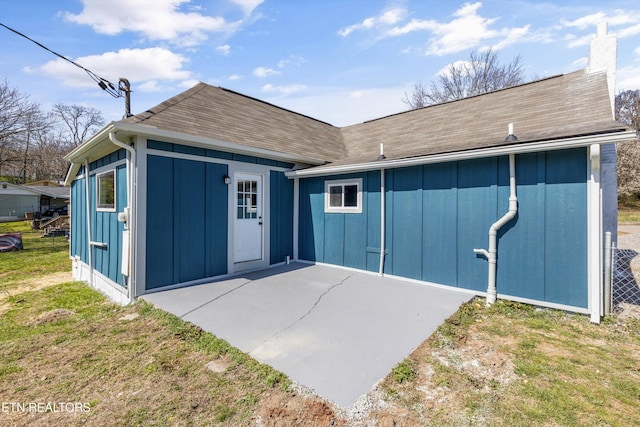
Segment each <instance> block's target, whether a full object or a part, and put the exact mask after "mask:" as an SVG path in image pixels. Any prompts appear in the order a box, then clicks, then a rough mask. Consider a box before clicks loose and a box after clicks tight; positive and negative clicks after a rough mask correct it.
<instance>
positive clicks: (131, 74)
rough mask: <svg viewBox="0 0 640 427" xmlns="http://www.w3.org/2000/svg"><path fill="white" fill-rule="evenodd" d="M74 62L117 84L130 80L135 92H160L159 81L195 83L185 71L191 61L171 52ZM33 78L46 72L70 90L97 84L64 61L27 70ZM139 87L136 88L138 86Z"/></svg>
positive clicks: (127, 52)
mask: <svg viewBox="0 0 640 427" xmlns="http://www.w3.org/2000/svg"><path fill="white" fill-rule="evenodd" d="M74 62H76V63H78V64H80V65H82V66H83V67H85V68H87V69H89V70H91V71H92V72H94V73H96V74H98V75H99V76H101V77H103V78H105V79H107V80H109V81H110V82H112V83H113V84H117V82H118V79H119V78H120V77H126V78H127V79H128V80H129V81H130V82H131V83H132V86H134V91H156V90H159V86H158V82H159V81H165V82H166V81H180V80H187V79H191V72H190V71H186V70H184V69H183V66H184V64H185V63H186V62H187V59H186V58H185V57H184V56H182V55H178V54H175V53H173V52H171V51H169V50H167V49H164V48H159V47H154V48H149V49H121V50H119V51H117V52H106V53H103V54H102V55H91V56H84V57H80V58H77V59H75V60H74ZM25 71H27V72H29V73H31V74H35V73H36V72H38V71H40V72H44V73H45V74H47V75H50V76H53V77H55V78H56V79H59V80H61V81H62V82H63V84H65V85H66V86H70V87H78V88H81V87H93V86H96V83H95V82H94V81H93V80H92V79H91V78H89V76H88V75H87V74H86V73H85V71H83V70H81V69H79V68H77V67H75V66H73V65H72V64H70V63H69V62H67V61H64V60H62V59H55V60H52V61H49V62H47V63H45V64H43V65H42V66H41V67H39V68H38V69H37V70H36V69H27V70H25ZM134 83H135V85H134Z"/></svg>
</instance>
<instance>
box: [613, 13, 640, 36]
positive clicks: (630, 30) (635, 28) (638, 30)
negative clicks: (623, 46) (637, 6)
mask: <svg viewBox="0 0 640 427" xmlns="http://www.w3.org/2000/svg"><path fill="white" fill-rule="evenodd" d="M638 19H640V16H639V17H638ZM637 34H640V24H636V25H632V26H631V27H627V28H624V29H622V30H619V31H617V32H616V35H617V36H618V38H620V39H624V38H627V37H632V36H635V35H637Z"/></svg>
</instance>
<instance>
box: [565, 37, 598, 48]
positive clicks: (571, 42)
mask: <svg viewBox="0 0 640 427" xmlns="http://www.w3.org/2000/svg"><path fill="white" fill-rule="evenodd" d="M593 37H594V35H593V34H587V35H586V36H581V37H578V36H576V35H574V34H567V35H566V36H565V38H564V39H565V40H566V41H567V42H568V43H567V47H571V48H572V47H581V46H588V45H589V43H591V40H593Z"/></svg>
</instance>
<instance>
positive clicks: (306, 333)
mask: <svg viewBox="0 0 640 427" xmlns="http://www.w3.org/2000/svg"><path fill="white" fill-rule="evenodd" d="M143 298H144V299H146V300H147V301H149V302H151V303H152V304H154V305H155V306H157V307H159V308H161V309H163V310H166V311H168V312H170V313H172V314H174V315H176V316H178V317H180V318H182V319H184V320H186V321H189V322H192V323H194V324H196V325H198V326H200V327H201V328H203V329H204V330H206V331H208V332H211V333H212V334H214V335H216V336H217V337H219V338H222V339H224V340H226V341H227V342H229V343H230V344H231V345H233V346H235V347H237V348H238V349H240V350H242V351H243V352H245V353H247V354H249V355H251V356H252V357H254V358H255V359H257V360H259V361H260V362H263V363H267V364H269V365H271V366H272V367H274V368H276V369H278V370H280V371H282V372H284V373H285V374H286V375H287V376H289V378H291V379H292V380H293V381H295V382H297V383H299V384H301V385H303V386H306V387H308V388H310V389H313V390H314V391H315V392H316V393H318V394H319V395H320V396H322V397H324V398H326V399H328V400H330V401H332V402H334V403H336V404H338V405H339V406H341V407H343V408H347V409H348V408H350V407H351V406H352V405H353V404H354V403H355V402H356V400H357V399H358V398H359V397H360V396H362V395H363V394H365V393H367V392H368V391H369V390H371V388H372V387H373V386H374V385H375V384H376V383H377V382H378V381H379V380H381V379H382V378H384V377H385V376H386V375H387V374H388V373H389V372H390V371H391V369H392V368H393V367H394V366H395V365H396V364H397V363H398V362H400V361H402V360H403V359H404V358H405V357H407V356H408V355H409V354H410V353H411V352H412V351H413V350H414V349H415V348H416V347H417V346H418V345H419V344H420V343H422V342H423V341H424V340H425V339H427V338H428V337H429V336H430V335H431V334H432V333H433V332H434V330H435V329H436V328H437V327H438V325H440V324H441V323H442V322H443V321H444V320H445V319H446V318H448V317H449V316H450V315H451V314H453V313H454V312H455V311H456V310H457V309H458V307H459V306H460V304H461V303H463V302H464V301H468V300H469V299H470V298H471V295H470V294H469V293H464V292H460V291H457V290H456V289H454V288H448V289H445V288H441V287H435V286H429V285H425V284H419V283H414V282H410V281H405V280H399V279H394V278H388V277H380V276H377V275H374V274H368V273H363V272H359V271H352V270H347V269H342V268H335V267H330V266H324V265H307V264H301V263H293V264H289V265H282V266H278V267H274V268H270V269H266V270H260V271H254V272H251V273H247V274H243V275H239V276H235V277H234V278H230V279H225V280H220V281H215V282H212V283H207V284H202V285H196V286H190V287H185V288H179V289H172V290H166V291H161V292H156V293H151V294H147V295H145V296H144V297H143Z"/></svg>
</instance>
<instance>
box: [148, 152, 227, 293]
mask: <svg viewBox="0 0 640 427" xmlns="http://www.w3.org/2000/svg"><path fill="white" fill-rule="evenodd" d="M227 171H228V167H227V165H225V164H218V163H209V162H199V161H195V160H185V159H178V158H171V157H164V156H155V155H149V156H148V159H147V231H146V240H147V241H146V247H147V254H146V260H147V261H146V285H145V288H146V289H155V288H160V287H163V286H168V285H173V284H177V283H185V282H189V281H193V280H198V279H204V278H207V277H214V276H219V275H222V274H226V273H227V215H228V213H229V209H228V200H227V188H228V185H227V184H225V183H224V182H223V179H222V177H223V176H225V175H226V174H227Z"/></svg>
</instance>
